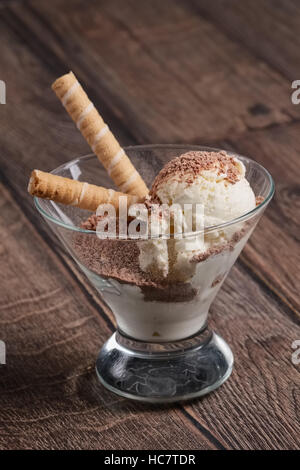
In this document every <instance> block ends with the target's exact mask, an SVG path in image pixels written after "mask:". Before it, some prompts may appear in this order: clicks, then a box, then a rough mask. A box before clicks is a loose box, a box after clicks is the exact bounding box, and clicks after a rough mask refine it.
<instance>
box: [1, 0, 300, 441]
mask: <svg viewBox="0 0 300 470" xmlns="http://www.w3.org/2000/svg"><path fill="white" fill-rule="evenodd" d="M0 23H1V27H0V64H1V65H0V79H1V80H4V81H5V82H6V85H7V104H6V105H0V122H1V128H0V129H1V137H0V142H1V152H0V161H1V167H0V177H1V180H0V182H1V187H0V198H1V199H0V205H1V211H0V267H1V281H0V289H1V299H0V340H3V341H5V342H6V347H7V364H6V365H5V366H4V365H2V366H0V373H1V381H0V401H1V406H0V447H1V448H4V449H7V448H18V449H21V448H30V449H32V448H38V449H42V448H48V449H58V448H59V449H79V448H82V449H165V450H166V449H296V448H299V443H300V437H299V436H300V434H299V432H300V426H299V418H300V389H299V372H300V365H297V364H293V362H292V353H293V349H292V343H293V342H294V341H295V340H299V339H300V328H299V303H300V302H299V284H298V285H297V281H299V265H300V259H299V249H298V248H299V244H298V242H299V229H300V225H299V221H300V214H299V208H300V186H299V180H300V164H299V155H300V105H299V106H297V105H293V104H292V102H291V92H292V89H291V82H292V81H293V80H296V79H300V76H299V74H300V68H299V66H300V38H299V28H300V3H299V1H298V0H285V1H276V0H260V1H258V0H256V1H253V0H243V1H242V2H241V1H240V0H215V1H211V0H207V1H206V0H203V1H200V0H199V1H190V0H187V1H185V2H182V1H180V0H177V1H176V0H163V1H162V0H126V2H125V1H122V0H119V1H117V0H94V1H92V0H91V1H86V0H51V2H48V1H41V0H32V1H25V0H24V1H22V0H20V1H18V0H11V1H5V0H4V1H1V3H0ZM70 69H72V70H73V71H74V73H75V74H76V75H77V76H78V78H79V80H80V81H81V82H82V83H83V84H84V85H85V87H86V89H87V91H88V93H89V95H90V97H91V99H92V100H93V101H94V103H95V105H96V106H97V107H98V108H99V110H100V111H101V112H102V114H103V116H104V118H105V120H106V121H107V122H108V123H109V124H110V126H111V129H112V130H113V132H114V133H115V134H116V135H117V136H118V138H119V139H120V141H121V142H122V144H123V145H126V144H135V143H162V142H169V143H173V142H174V143H175V142H181V143H185V142H188V143H199V144H205V145H211V146H215V147H223V148H227V149H234V150H236V151H238V152H240V153H243V154H246V155H250V156H252V157H253V158H254V159H256V160H257V161H259V162H260V163H262V164H263V165H265V166H266V167H267V168H268V169H269V170H270V172H271V173H272V175H273V176H274V178H275V181H276V185H277V191H276V195H275V197H274V200H273V202H272V203H271V205H270V207H269V208H268V210H267V212H266V214H265V216H264V217H263V219H262V221H261V222H260V224H259V226H258V228H257V229H256V231H255V233H254V235H253V236H252V238H251V240H250V242H249V243H248V245H247V247H246V249H245V250H244V251H243V253H242V255H241V256H240V258H239V261H238V262H237V263H236V265H235V267H234V268H233V270H232V272H231V274H230V276H229V278H228V280H227V281H226V283H225V285H224V287H223V288H222V290H221V292H220V294H219V295H218V298H217V299H216V301H215V302H214V305H213V308H212V312H211V322H212V324H213V326H214V328H215V329H216V330H217V331H219V332H221V334H222V335H223V336H224V338H225V339H226V340H227V341H228V342H229V344H230V345H231V346H232V349H233V351H234V354H235V360H236V362H235V368H234V372H233V374H232V376H231V378H230V379H229V380H228V381H227V382H226V383H225V384H224V385H223V386H222V387H221V388H220V389H219V390H218V391H217V392H215V393H212V394H210V395H209V396H206V397H204V398H203V399H201V400H200V399H199V400H194V401H192V402H188V403H185V404H178V405H174V406H146V405H143V404H137V403H134V402H130V401H127V400H125V399H122V398H119V397H117V396H115V395H113V394H111V393H109V392H108V391H106V390H105V389H104V388H103V387H102V386H101V385H100V384H99V383H98V381H97V379H96V376H95V372H94V362H95V357H96V354H97V352H98V350H99V348H100V346H101V345H102V344H103V342H104V341H105V340H106V339H107V338H108V337H109V336H110V334H111V332H112V330H113V329H114V326H113V319H112V317H111V315H110V314H109V312H107V311H106V310H104V309H103V308H102V305H101V303H100V299H99V297H98V295H97V294H96V292H95V290H94V289H93V287H91V285H90V284H89V283H88V281H87V280H86V279H85V278H84V276H83V274H82V273H80V272H79V271H78V269H77V268H76V267H75V265H74V264H73V262H72V261H71V260H70V259H69V258H68V257H67V256H66V254H65V252H64V251H63V249H62V248H61V245H60V243H59V242H58V241H57V240H56V239H54V237H53V236H52V235H51V234H50V233H49V231H48V228H47V226H46V224H45V223H44V222H43V221H42V220H41V218H40V216H39V215H38V214H37V212H36V211H35V209H34V207H33V202H32V199H31V197H30V196H29V195H28V194H27V192H26V185H27V181H28V176H29V173H30V171H31V169H33V168H35V167H38V168H40V169H43V170H45V171H47V170H51V169H53V168H54V167H56V166H58V165H60V164H61V163H63V162H65V161H66V160H68V159H71V158H74V157H75V156H79V155H82V154H85V153H88V152H89V149H88V147H87V144H86V143H85V141H84V140H83V139H82V137H81V135H80V133H79V132H78V131H77V130H76V129H75V127H74V125H73V123H72V122H71V120H70V119H69V117H68V116H67V114H66V113H65V111H64V109H63V108H62V106H61V105H60V103H59V102H58V101H57V99H56V97H55V96H54V94H53V92H52V91H51V89H50V85H51V83H52V81H53V80H54V79H55V78H56V77H58V76H59V75H61V74H63V73H65V72H67V71H68V70H70Z"/></svg>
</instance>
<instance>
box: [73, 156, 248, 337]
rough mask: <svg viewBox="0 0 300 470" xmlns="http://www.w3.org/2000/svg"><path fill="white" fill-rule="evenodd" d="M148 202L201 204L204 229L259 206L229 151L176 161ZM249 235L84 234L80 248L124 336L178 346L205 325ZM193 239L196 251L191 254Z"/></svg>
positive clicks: (239, 229)
mask: <svg viewBox="0 0 300 470" xmlns="http://www.w3.org/2000/svg"><path fill="white" fill-rule="evenodd" d="M146 201H147V205H148V207H151V205H152V204H154V203H155V204H157V203H158V204H161V203H165V204H173V203H178V204H180V205H184V204H185V203H190V202H192V203H195V202H197V203H199V204H203V205H204V223H205V227H206V230H207V229H208V227H212V226H215V225H217V226H219V225H220V224H222V223H224V222H227V221H229V220H230V221H232V220H233V219H235V218H237V217H239V216H241V215H243V214H245V213H247V212H249V211H251V210H252V209H254V208H255V206H256V199H255V195H254V193H253V191H252V189H251V187H250V185H249V183H248V181H247V179H246V178H245V167H244V165H243V163H242V162H241V161H239V160H238V159H237V158H236V157H232V156H229V155H227V154H226V152H189V153H186V154H184V155H182V156H180V157H177V158H175V159H173V160H171V161H170V162H169V163H167V165H165V167H164V168H163V169H162V170H161V172H160V173H159V174H158V175H157V177H156V178H155V180H154V182H153V185H152V187H151V189H150V193H149V196H148V197H147V200H146ZM97 221H98V219H97V216H96V215H92V216H91V217H90V218H88V219H87V220H86V221H84V222H83V223H82V228H84V229H87V230H96V226H97ZM162 226H163V224H162ZM250 233H251V229H250V230H249V227H248V228H247V233H246V231H245V227H244V223H242V222H240V223H236V224H234V225H230V226H229V227H226V226H225V227H221V228H216V229H213V228H212V229H208V230H207V231H204V233H203V234H202V236H200V237H197V236H195V235H192V236H189V237H188V239H185V238H182V239H179V240H176V239H174V238H168V239H162V238H159V239H148V240H128V241H124V240H99V239H98V238H97V237H92V238H91V237H90V236H89V235H87V234H86V235H84V234H80V235H76V236H75V237H74V244H75V245H74V246H75V248H74V249H75V251H76V253H77V256H78V257H79V258H80V259H81V260H82V263H81V267H82V269H83V270H84V271H85V273H86V274H87V275H88V276H89V277H90V278H91V277H92V280H93V283H94V285H95V284H96V285H97V286H98V289H99V290H100V291H101V294H102V296H103V298H104V299H105V301H106V303H107V304H108V305H109V306H110V307H111V309H112V311H113V312H114V314H115V315H116V317H117V322H118V325H119V327H120V329H121V330H122V331H123V332H124V333H126V334H127V335H128V336H132V337H134V338H139V339H141V340H144V341H172V340H176V339H179V338H182V336H183V335H184V336H185V337H188V336H191V335H193V334H195V333H196V332H197V331H199V330H200V329H201V328H202V327H203V326H204V325H205V322H206V317H207V313H208V309H209V307H210V304H211V302H212V300H213V299H214V297H215V295H216V292H217V291H218V289H219V288H220V286H221V284H222V282H223V280H224V279H225V277H226V274H227V273H228V271H229V270H230V268H231V266H232V265H233V263H234V262H235V260H236V258H237V256H238V255H239V253H240V251H241V249H242V247H243V246H244V244H245V242H246V239H247V238H248V236H249V235H250ZM191 238H194V240H195V241H196V246H195V243H194V244H192V249H189V246H190V245H189V244H188V241H190V239H191ZM95 276H96V277H95Z"/></svg>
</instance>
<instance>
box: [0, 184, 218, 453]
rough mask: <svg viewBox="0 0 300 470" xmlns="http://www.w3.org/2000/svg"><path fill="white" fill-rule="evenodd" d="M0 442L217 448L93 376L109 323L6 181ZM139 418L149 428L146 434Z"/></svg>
mask: <svg viewBox="0 0 300 470" xmlns="http://www.w3.org/2000/svg"><path fill="white" fill-rule="evenodd" d="M0 204H1V211H0V242H1V243H0V245H1V251H0V262H1V272H2V276H1V279H2V280H1V289H2V290H1V303H0V329H1V330H0V331H1V335H0V336H1V340H3V341H5V342H6V345H7V364H6V366H1V383H0V397H1V412H0V448H1V449H8V448H18V449H20V448H23V449H24V448H25V449H29V448H35V449H36V448H37V449H50V448H51V449H55V448H59V449H76V448H82V449H99V448H102V449H117V448H122V449H135V448H141V449H142V448H145V449H168V448H169V444H170V437H169V434H168V430H169V429H170V428H171V429H172V445H173V446H174V449H182V448H187V449H197V448H214V447H215V446H214V445H213V444H212V443H211V442H210V441H209V440H208V439H206V438H205V437H204V436H203V434H202V433H201V432H200V431H199V430H198V429H197V428H195V427H194V426H193V425H192V424H191V422H190V421H188V420H187V418H186V417H185V416H184V415H183V414H182V413H179V410H180V408H179V407H174V409H173V410H170V411H169V410H168V408H165V409H164V408H160V409H157V408H156V409H155V408H153V409H152V410H151V413H149V410H148V409H147V407H143V406H140V405H136V404H134V403H130V402H128V401H127V400H123V399H121V398H118V397H116V396H114V395H112V394H111V393H109V392H108V391H106V390H105V389H104V388H103V387H102V386H101V385H100V384H99V383H98V380H97V378H96V374H95V370H94V362H95V357H96V355H97V352H98V349H99V348H100V346H101V344H102V343H103V341H104V340H105V339H106V338H107V337H108V336H109V335H110V334H111V331H109V329H108V328H107V327H106V326H105V323H104V322H103V321H101V320H100V317H99V316H98V315H97V313H96V312H95V310H94V309H93V308H92V306H91V305H88V304H87V302H86V299H85V297H84V295H83V294H82V292H81V290H80V289H79V288H78V286H77V284H76V283H74V281H73V280H72V277H71V276H70V275H69V273H68V271H67V270H65V269H64V268H63V266H62V265H61V263H59V262H58V261H57V258H56V257H55V256H53V254H52V252H51V250H50V249H49V248H48V246H47V245H46V244H45V242H44V241H43V239H42V238H41V237H40V236H39V235H38V233H37V232H36V230H34V229H33V227H32V226H31V225H30V224H29V223H28V222H27V219H26V218H25V217H24V216H23V215H22V212H21V211H20V210H19V209H18V208H17V206H16V205H15V203H14V202H13V201H12V199H11V197H10V196H9V194H8V193H7V191H6V190H5V189H4V188H3V186H0ZM141 426H142V428H143V432H142V433H141Z"/></svg>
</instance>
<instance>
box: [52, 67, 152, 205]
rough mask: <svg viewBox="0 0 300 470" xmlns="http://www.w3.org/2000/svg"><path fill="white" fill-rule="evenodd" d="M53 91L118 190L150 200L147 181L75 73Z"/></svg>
mask: <svg viewBox="0 0 300 470" xmlns="http://www.w3.org/2000/svg"><path fill="white" fill-rule="evenodd" d="M52 89H53V90H54V92H55V93H56V95H57V97H58V98H59V99H60V101H61V102H62V104H63V106H64V107H65V108H66V110H67V112H68V113H69V115H70V116H71V118H72V119H73V121H74V122H75V123H76V125H77V127H78V129H79V130H80V132H81V134H82V135H83V137H84V138H85V139H86V141H87V142H88V144H89V145H90V147H91V148H92V150H93V152H95V154H96V155H97V157H98V158H99V160H100V162H101V163H102V164H103V166H104V167H105V169H106V170H107V171H108V174H109V175H110V177H111V178H112V180H113V181H114V183H115V184H116V185H117V186H118V188H119V189H120V190H121V191H123V192H124V193H130V194H136V195H137V196H139V197H141V198H142V197H145V196H147V194H148V188H147V186H146V184H145V182H144V180H143V179H142V177H141V175H140V174H139V173H138V172H137V170H136V169H135V167H134V166H133V164H132V163H131V161H130V159H129V157H128V156H127V155H126V153H125V151H124V150H123V149H122V148H121V147H120V144H119V142H118V141H117V140H116V138H115V137H114V135H113V134H112V132H111V131H110V130H109V127H108V126H107V124H105V122H104V121H103V119H102V117H101V116H100V114H99V113H98V111H97V110H96V108H95V107H94V105H93V103H92V102H91V101H90V100H89V98H88V96H87V94H86V93H85V91H84V90H83V88H82V86H81V85H80V84H79V82H78V80H77V79H76V77H75V75H74V74H73V72H70V73H68V74H66V75H63V76H62V77H60V78H58V79H57V80H56V81H55V82H54V83H53V85H52Z"/></svg>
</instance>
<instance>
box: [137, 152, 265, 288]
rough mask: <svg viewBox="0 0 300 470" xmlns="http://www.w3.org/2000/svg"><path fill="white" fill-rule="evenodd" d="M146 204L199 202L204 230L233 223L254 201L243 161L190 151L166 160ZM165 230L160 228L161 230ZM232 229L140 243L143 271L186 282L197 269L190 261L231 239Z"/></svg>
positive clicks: (250, 207)
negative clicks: (168, 160) (192, 237)
mask: <svg viewBox="0 0 300 470" xmlns="http://www.w3.org/2000/svg"><path fill="white" fill-rule="evenodd" d="M149 202H150V204H151V203H156V204H168V205H169V206H171V205H173V204H178V205H180V206H181V207H182V208H184V205H185V204H193V205H195V204H198V205H199V206H200V207H203V225H204V227H206V228H208V227H211V226H215V225H219V224H222V223H224V222H228V221H232V220H234V219H236V218H237V217H239V216H241V215H243V214H245V213H247V212H249V211H251V210H252V209H254V208H255V205H256V202H255V195H254V192H253V191H252V189H251V187H250V184H249V183H248V181H247V179H246V177H245V167H244V165H243V163H242V162H241V161H239V160H238V158H236V157H233V156H230V155H228V154H227V153H226V152H225V151H220V152H214V151H213V152H206V151H201V152H199V151H197V152H196V151H191V152H188V153H185V154H184V155H181V156H180V157H177V158H174V159H173V160H171V161H170V162H168V163H167V164H166V165H165V166H164V168H163V169H162V170H161V171H160V173H159V174H158V175H157V177H156V178H155V180H154V183H153V185H152V188H151V191H150V196H149ZM183 214H184V211H183ZM184 215H185V214H184ZM194 222H195V221H193V223H194ZM165 230H166V228H165V227H163V229H162V234H163V233H164V232H165ZM233 230H235V231H236V230H237V226H236V225H235V226H234V228H232V227H226V228H225V229H220V230H213V231H205V232H204V233H202V236H198V237H195V236H194V239H193V240H192V241H194V243H193V244H191V237H184V238H183V239H180V240H176V239H171V240H163V239H160V240H154V239H152V240H148V241H147V242H143V243H141V244H140V266H141V269H143V270H144V271H152V272H153V271H155V270H156V271H157V270H158V271H159V272H160V274H161V275H162V276H163V277H166V276H171V278H175V279H177V280H178V279H179V280H187V279H188V278H190V277H191V276H192V275H193V274H194V271H195V263H191V262H190V261H191V259H196V255H199V254H201V253H205V252H207V251H208V250H210V249H211V248H212V247H213V246H216V245H221V244H223V243H225V242H228V241H230V238H231V237H232V236H233Z"/></svg>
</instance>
